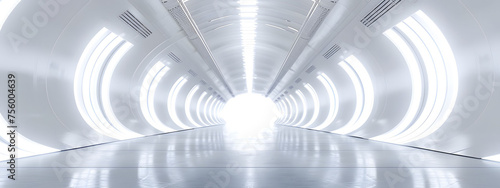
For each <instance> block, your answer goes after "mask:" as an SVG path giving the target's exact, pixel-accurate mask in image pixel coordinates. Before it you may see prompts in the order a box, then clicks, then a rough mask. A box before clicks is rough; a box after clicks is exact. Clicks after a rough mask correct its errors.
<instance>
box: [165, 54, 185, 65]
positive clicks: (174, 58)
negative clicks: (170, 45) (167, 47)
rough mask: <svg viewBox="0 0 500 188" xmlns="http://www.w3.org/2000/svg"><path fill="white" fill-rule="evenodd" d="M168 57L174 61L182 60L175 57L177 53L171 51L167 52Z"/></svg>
mask: <svg viewBox="0 0 500 188" xmlns="http://www.w3.org/2000/svg"><path fill="white" fill-rule="evenodd" d="M168 57H170V58H172V60H174V61H175V62H176V63H180V62H182V61H181V59H180V58H179V57H177V55H175V54H174V53H173V52H170V53H168Z"/></svg>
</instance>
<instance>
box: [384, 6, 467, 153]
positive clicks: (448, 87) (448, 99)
mask: <svg viewBox="0 0 500 188" xmlns="http://www.w3.org/2000/svg"><path fill="white" fill-rule="evenodd" d="M403 24H406V25H407V26H408V27H409V28H411V31H410V30H409V31H406V32H405V31H403V29H405V27H403V26H404V25H403ZM398 29H401V30H402V31H403V33H404V34H406V35H408V37H409V38H410V39H411V40H412V42H413V43H414V44H415V45H416V46H417V49H418V51H419V53H420V55H422V56H430V57H427V58H425V59H424V64H425V66H426V69H427V75H428V90H429V91H430V92H429V95H431V96H428V99H427V100H428V101H427V104H428V106H427V105H426V106H425V108H424V110H423V112H422V113H421V116H420V117H419V119H418V120H417V121H416V122H415V123H414V125H413V126H411V127H410V128H409V129H407V130H406V131H405V132H403V133H401V134H399V135H398V136H397V137H396V138H394V139H393V140H391V142H394V143H408V142H412V141H415V140H418V139H421V138H424V137H426V136H428V135H430V134H432V133H433V132H435V131H436V130H437V129H439V128H440V127H441V126H442V125H443V124H444V122H445V121H446V120H447V119H448V117H449V115H450V114H451V112H452V110H453V108H454V106H455V103H456V99H457V95H458V72H457V66H456V61H455V57H454V55H453V52H452V50H451V47H450V45H449V43H448V41H447V40H446V38H445V36H444V35H443V33H442V32H441V31H440V30H439V28H438V27H437V25H436V24H435V23H434V22H433V21H432V20H431V19H430V18H429V17H427V15H425V14H424V13H423V12H422V11H418V12H417V13H415V14H414V15H413V16H411V17H410V18H408V19H406V20H404V21H403V23H401V24H398ZM412 34H416V35H417V36H418V38H416V37H411V36H412ZM422 45H423V46H422ZM431 92H432V93H431Z"/></svg>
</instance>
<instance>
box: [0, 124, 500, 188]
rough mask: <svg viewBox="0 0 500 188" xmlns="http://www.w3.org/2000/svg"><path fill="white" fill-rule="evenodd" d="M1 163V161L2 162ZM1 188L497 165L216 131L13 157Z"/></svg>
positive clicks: (324, 140)
mask: <svg viewBox="0 0 500 188" xmlns="http://www.w3.org/2000/svg"><path fill="white" fill-rule="evenodd" d="M3 163H4V165H3V166H6V165H5V161H4V162H3ZM0 175H1V176H2V178H0V186H1V187H16V188H17V187H120V188H121V187H175V188H177V187H185V188H194V187H205V188H214V187H229V188H233V187H234V188H254V187H255V188H261V187H262V188H264V187H265V188H288V187H313V188H322V187H325V188H326V187H328V188H334V187H346V188H354V187H360V188H367V187H397V188H402V187H403V188H405V187H426V188H427V187H464V188H465V187H471V188H478V187H500V163H495V162H489V161H484V160H478V159H471V158H465V157H460V156H453V155H448V154H442V153H437V152H432V151H425V150H420V149H414V148H409V147H404V146H397V145H392V144H386V143H381V142H374V141H369V140H363V139H357V138H352V137H348V136H339V135H335V134H327V133H323V132H316V131H309V130H304V129H298V128H292V127H284V126H277V127H274V128H268V129H264V130H260V131H257V132H249V131H238V130H233V129H230V128H227V127H225V126H216V127H209V128H201V129H195V130H188V131H183V132H176V133H170V134H164V135H158V136H151V137H145V138H139V139H133V140H127V141H120V142H114V143H109V144H103V145H99V146H94V147H89V148H84V149H78V150H70V151H65V152H58V153H52V154H46V155H41V156H34V157H29V158H23V159H19V160H18V167H17V174H16V180H15V181H13V180H10V179H8V178H7V175H8V172H7V171H5V170H1V171H0Z"/></svg>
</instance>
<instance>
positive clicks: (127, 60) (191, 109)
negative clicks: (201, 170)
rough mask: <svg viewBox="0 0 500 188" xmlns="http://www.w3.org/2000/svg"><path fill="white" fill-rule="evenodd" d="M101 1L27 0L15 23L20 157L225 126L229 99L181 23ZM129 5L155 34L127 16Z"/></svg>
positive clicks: (8, 39)
mask: <svg viewBox="0 0 500 188" xmlns="http://www.w3.org/2000/svg"><path fill="white" fill-rule="evenodd" d="M44 3H45V4H44ZM101 3H103V2H96V1H40V4H36V3H31V2H27V1H22V2H19V4H18V5H17V6H16V7H15V9H14V10H13V11H12V13H11V14H10V16H9V17H8V19H7V20H6V22H5V24H4V26H3V28H2V30H1V32H2V36H4V37H2V39H1V40H2V42H1V45H2V47H1V49H2V50H1V53H2V68H1V71H2V75H9V74H12V75H14V76H15V81H16V82H15V83H16V84H15V92H14V94H15V99H16V101H15V109H16V112H15V113H16V114H15V115H16V117H15V121H13V123H10V122H9V120H10V119H8V118H7V114H6V113H4V112H1V113H2V120H1V121H2V128H4V129H5V128H6V127H7V126H8V125H17V126H18V128H17V134H18V138H17V139H18V141H17V142H18V143H22V144H19V149H20V150H21V151H19V152H18V154H19V155H20V156H29V155H33V154H41V153H46V152H53V151H58V150H64V149H70V148H75V147H81V146H86V145H92V144H99V143H103V142H109V141H114V140H122V139H129V138H136V137H141V136H146V135H152V134H158V133H164V132H172V131H178V130H185V129H192V128H196V127H203V126H210V125H219V124H222V123H223V121H222V120H221V118H220V117H218V112H219V111H220V108H221V107H223V106H224V104H225V101H226V99H227V96H223V95H224V94H223V93H222V92H219V91H218V89H219V88H217V87H215V86H216V83H214V82H212V81H211V80H213V79H211V78H210V77H209V76H210V74H209V73H204V74H201V73H203V72H209V71H207V70H205V69H207V67H206V66H205V67H204V66H199V65H198V64H196V63H193V62H196V61H197V62H200V57H199V56H198V57H196V56H189V55H187V54H190V53H193V51H194V50H193V49H185V47H184V46H186V45H185V44H186V43H187V41H186V40H187V39H186V37H185V36H184V35H183V34H182V33H181V30H180V28H179V27H177V26H176V25H175V24H172V22H173V21H172V20H169V19H168V17H167V18H162V16H165V15H157V14H156V13H161V12H160V11H157V12H154V13H153V14H147V15H142V14H141V12H147V11H146V10H141V11H139V10H138V9H140V8H143V9H146V8H153V7H137V8H138V9H136V8H133V9H129V8H130V7H134V6H133V5H132V4H131V3H130V2H129V3H123V2H121V1H120V2H118V1H116V2H114V3H113V2H111V1H107V2H104V4H111V3H113V4H114V5H113V6H115V7H116V6H121V9H120V8H117V9H114V10H116V11H114V10H107V9H106V6H111V5H103V4H101ZM132 3H133V2H132ZM158 3H159V2H158ZM160 5H161V4H160ZM125 11H129V12H128V13H127V14H130V15H133V16H134V17H135V19H137V20H140V21H141V22H142V24H144V25H145V26H149V27H148V28H147V29H148V30H149V31H148V32H151V33H152V34H150V36H147V37H144V35H145V34H143V33H139V32H137V31H136V30H134V29H133V28H131V27H130V26H128V25H127V24H126V23H125V22H123V21H121V20H120V17H119V16H123V15H122V14H123V13H124V12H125ZM91 13H92V14H91ZM94 13H95V14H94ZM125 16H127V17H126V18H127V19H131V17H130V16H129V15H125ZM31 18H32V19H31ZM20 20H21V21H20ZM147 20H155V21H157V22H155V24H153V23H150V22H147ZM158 20H161V21H158ZM164 23H166V24H167V25H163V24H164ZM168 23H171V24H168ZM166 26H168V29H165V28H162V27H166ZM180 57H186V58H182V59H181V58H180ZM5 77H6V78H7V76H5ZM6 78H4V80H5V79H6ZM5 81H6V82H7V80H5ZM195 88H196V89H195ZM7 89H8V87H5V86H2V90H5V91H7ZM191 90H192V92H191V93H190V95H187V93H189V92H190V91H191ZM7 94H8V93H7ZM7 94H6V93H5V92H3V93H2V98H5V99H7V97H8V96H7ZM188 97H189V98H188ZM5 102H7V101H5ZM5 102H2V105H4V106H7V105H8V104H7V103H5ZM187 102H189V103H188V105H186V103H187ZM17 114H18V115H17ZM13 115H14V114H13ZM4 132H7V131H4ZM2 136H3V137H2V144H4V145H5V147H7V146H6V145H8V143H9V138H8V137H5V136H4V135H2ZM5 157H6V154H5V153H4V155H3V156H2V158H5Z"/></svg>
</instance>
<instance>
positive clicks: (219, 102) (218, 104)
mask: <svg viewBox="0 0 500 188" xmlns="http://www.w3.org/2000/svg"><path fill="white" fill-rule="evenodd" d="M222 105H224V103H223V102H222V101H221V100H219V101H218V103H217V106H216V107H215V118H216V119H217V123H219V124H222V123H223V121H222V119H221V116H220V112H221V108H222Z"/></svg>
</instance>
